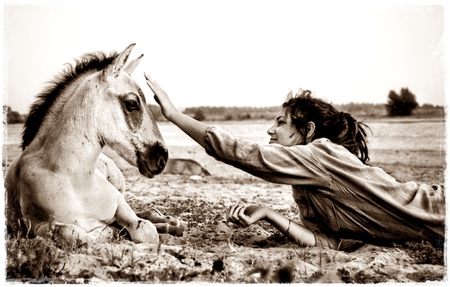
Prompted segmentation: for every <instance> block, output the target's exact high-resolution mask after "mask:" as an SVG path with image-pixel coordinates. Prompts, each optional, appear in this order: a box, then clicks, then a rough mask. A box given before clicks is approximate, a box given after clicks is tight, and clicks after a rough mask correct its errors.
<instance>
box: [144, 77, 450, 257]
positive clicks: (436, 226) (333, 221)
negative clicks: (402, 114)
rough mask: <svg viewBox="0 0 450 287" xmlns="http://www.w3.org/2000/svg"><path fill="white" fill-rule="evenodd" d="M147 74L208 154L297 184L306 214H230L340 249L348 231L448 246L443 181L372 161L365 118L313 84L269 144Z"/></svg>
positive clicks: (255, 209)
mask: <svg viewBox="0 0 450 287" xmlns="http://www.w3.org/2000/svg"><path fill="white" fill-rule="evenodd" d="M146 78H147V84H148V85H149V87H150V88H151V89H152V91H153V92H154V93H155V99H156V101H157V102H158V103H159V104H160V106H161V110H162V113H163V115H164V116H165V117H166V118H167V119H168V120H169V121H171V122H173V123H174V124H175V125H177V126H178V127H180V129H181V130H183V131H184V132H185V133H186V134H188V135H189V136H190V137H191V138H193V139H194V140H195V141H196V142H197V143H199V144H200V145H201V146H202V147H204V148H205V150H206V152H207V153H208V154H209V155H211V156H213V157H214V158H216V159H217V160H220V161H222V162H224V163H227V164H230V165H232V166H234V167H237V168H239V169H242V170H244V171H246V172H248V173H250V174H252V175H254V176H257V177H260V178H262V179H264V180H267V181H269V182H273V183H281V184H289V185H292V191H293V197H294V200H295V202H296V204H297V205H298V207H299V210H300V221H299V222H294V221H292V220H291V219H288V218H286V217H284V216H283V215H281V214H279V213H277V212H275V211H274V210H272V209H270V208H268V207H265V206H257V205H252V206H244V205H234V206H231V207H229V208H228V210H227V218H228V220H229V221H231V222H233V223H235V224H238V225H241V226H244V227H245V226H249V225H251V224H253V223H255V222H257V221H259V220H266V221H268V222H269V223H271V224H272V225H273V226H274V227H276V228H277V229H278V230H280V231H281V232H283V233H284V234H285V235H286V236H288V237H289V238H290V239H291V240H293V241H294V242H296V243H297V244H299V245H301V246H322V247H326V248H332V249H337V248H339V243H340V240H341V239H354V240H362V241H366V242H371V243H374V244H383V243H388V242H393V241H413V240H418V241H420V240H425V241H429V242H431V243H432V244H434V245H438V246H442V244H443V242H444V234H445V198H444V190H443V187H442V186H439V185H426V184H417V183H415V182H408V183H399V182H397V181H396V180H395V179H394V178H392V177H391V176H389V175H388V174H387V173H385V172H384V171H383V170H381V169H379V168H376V167H371V166H369V165H367V164H366V162H367V161H368V160H369V157H368V149H367V144H366V132H365V130H364V128H365V125H363V124H361V123H359V122H357V121H356V120H355V119H354V118H353V117H352V116H351V115H350V114H348V113H342V112H338V111H337V110H336V109H335V108H334V107H332V106H331V105H330V104H328V103H325V102H323V101H322V100H319V99H315V98H312V97H311V95H310V92H309V91H300V92H299V93H298V94H295V95H294V94H293V93H290V94H289V95H288V99H287V101H286V102H285V103H283V105H282V108H281V110H280V112H279V113H278V114H277V116H276V118H275V123H274V125H273V126H272V127H271V128H270V129H269V130H268V134H269V135H270V142H269V144H257V143H253V142H250V141H244V140H239V139H236V138H234V137H233V136H232V135H230V134H228V133H227V132H225V131H223V130H222V129H220V128H218V127H216V126H209V125H206V124H205V123H202V122H199V121H196V120H195V119H193V118H191V117H189V116H187V115H185V114H183V113H181V112H180V111H178V110H177V109H176V108H175V107H174V105H173V104H172V102H171V101H170V99H169V97H168V96H167V94H166V93H165V92H164V91H163V90H162V89H161V87H160V86H159V85H158V83H157V82H155V81H154V80H153V79H152V78H151V77H150V76H148V75H146Z"/></svg>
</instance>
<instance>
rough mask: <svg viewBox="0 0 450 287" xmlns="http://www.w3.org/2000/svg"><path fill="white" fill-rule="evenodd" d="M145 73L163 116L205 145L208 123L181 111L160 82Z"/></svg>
mask: <svg viewBox="0 0 450 287" xmlns="http://www.w3.org/2000/svg"><path fill="white" fill-rule="evenodd" d="M144 75H145V78H146V80H147V85H148V86H149V87H150V89H151V90H152V91H153V93H155V100H156V102H157V103H158V104H159V105H160V106H161V112H162V114H163V116H164V117H165V118H166V119H168V120H169V121H171V122H172V123H174V124H175V125H177V126H178V127H179V128H180V129H181V130H182V131H183V132H185V133H186V134H187V135H188V136H190V137H191V138H192V139H193V140H195V141H196V142H197V143H199V144H200V145H201V146H202V147H205V133H206V129H207V128H208V125H207V124H205V123H202V122H200V121H197V120H196V119H193V118H191V117H190V116H188V115H185V114H183V113H182V112H180V111H179V110H178V109H177V108H175V106H174V105H173V104H172V101H171V100H170V98H169V96H168V95H167V93H166V92H165V91H164V90H163V89H162V88H161V87H160V86H159V84H158V83H157V82H156V81H155V80H153V79H152V78H151V77H150V75H148V74H147V73H145V74H144Z"/></svg>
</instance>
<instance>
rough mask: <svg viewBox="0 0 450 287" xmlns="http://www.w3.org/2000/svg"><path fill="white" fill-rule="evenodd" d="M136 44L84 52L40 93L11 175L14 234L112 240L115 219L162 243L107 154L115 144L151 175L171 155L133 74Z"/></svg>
mask: <svg viewBox="0 0 450 287" xmlns="http://www.w3.org/2000/svg"><path fill="white" fill-rule="evenodd" d="M133 47H134V44H131V45H130V46H128V47H127V48H126V49H125V50H124V51H123V52H122V53H119V54H118V53H114V54H113V55H110V56H107V55H105V54H103V53H93V54H88V55H85V56H84V57H83V58H81V59H80V60H78V61H77V63H76V65H75V66H74V67H72V66H70V67H68V69H67V71H65V72H64V73H62V74H61V75H59V76H58V77H57V78H56V79H55V80H54V81H53V83H51V85H50V86H49V87H48V88H47V90H45V91H44V92H43V93H41V94H40V95H38V99H37V101H36V102H35V103H34V104H33V106H32V107H31V110H30V114H29V117H28V119H27V121H26V124H25V129H24V133H23V143H22V148H23V152H22V154H21V155H20V156H19V158H18V159H16V160H15V161H14V162H13V163H12V164H11V166H10V167H9V169H8V172H7V175H6V179H5V186H6V219H7V226H8V228H9V229H10V230H11V231H12V232H14V233H15V234H16V233H20V232H21V231H22V228H23V227H25V228H26V231H25V233H26V234H28V235H30V236H36V235H37V236H42V237H52V238H53V239H57V240H61V241H65V242H71V241H73V240H76V241H77V242H81V243H93V242H98V241H106V240H110V239H111V238H112V237H113V236H114V235H115V233H116V231H117V229H116V228H115V227H113V226H112V225H113V223H114V225H117V224H118V225H119V226H121V227H123V228H125V229H126V230H127V231H128V233H129V235H130V237H131V239H132V240H133V241H135V242H150V243H157V242H158V240H159V236H158V233H157V229H156V228H155V226H154V224H152V223H151V222H150V221H149V220H146V219H142V218H139V217H138V216H137V215H136V213H135V212H134V211H133V210H132V209H131V207H130V206H129V205H128V203H127V202H126V201H125V199H124V195H123V192H124V190H125V181H124V179H123V175H122V173H121V172H120V170H119V169H118V168H117V166H116V165H115V164H114V162H113V161H112V160H111V159H110V158H108V157H107V156H105V155H104V154H102V153H101V151H102V148H103V147H104V146H105V145H108V146H109V147H111V148H112V149H114V150H115V151H116V152H117V153H118V154H119V155H120V156H122V157H123V158H124V159H126V160H127V161H128V162H129V163H130V164H132V165H135V166H137V167H138V168H139V172H140V173H141V174H142V175H144V176H146V177H149V178H152V177H154V176H155V175H158V174H160V173H161V172H162V171H163V169H164V167H165V165H166V162H167V158H168V151H167V148H166V146H165V144H164V140H163V138H162V136H161V133H160V131H159V129H158V127H157V125H156V122H155V119H154V117H153V115H152V114H151V112H150V110H149V108H148V106H147V104H146V101H145V96H144V94H143V92H142V90H141V89H140V87H139V86H138V84H137V83H136V82H135V81H134V80H133V79H132V78H131V73H132V72H133V70H134V69H135V68H136V66H137V65H138V64H139V62H140V60H141V59H142V55H141V56H140V57H138V58H137V59H135V60H132V61H128V57H129V55H130V53H131V51H132V49H133ZM146 214H147V215H149V216H150V218H153V219H160V221H163V222H168V221H170V220H167V219H165V218H164V217H163V216H162V215H160V214H158V213H156V212H155V211H153V212H150V213H146ZM178 233H179V232H178Z"/></svg>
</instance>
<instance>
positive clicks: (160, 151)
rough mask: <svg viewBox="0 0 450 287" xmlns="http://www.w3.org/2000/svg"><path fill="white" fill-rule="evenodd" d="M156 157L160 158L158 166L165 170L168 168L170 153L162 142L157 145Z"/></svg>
mask: <svg viewBox="0 0 450 287" xmlns="http://www.w3.org/2000/svg"><path fill="white" fill-rule="evenodd" d="M156 156H157V158H158V161H157V163H156V164H157V166H158V167H159V168H160V169H161V170H163V169H164V168H165V167H166V163H167V159H168V157H169V151H168V150H167V148H166V146H165V145H164V144H162V143H160V142H158V144H157V145H156Z"/></svg>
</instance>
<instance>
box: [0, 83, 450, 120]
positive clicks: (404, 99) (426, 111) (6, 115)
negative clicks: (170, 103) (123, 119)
mask: <svg viewBox="0 0 450 287" xmlns="http://www.w3.org/2000/svg"><path fill="white" fill-rule="evenodd" d="M334 106H335V107H336V109H338V110H340V111H344V112H348V113H350V114H352V115H353V116H354V117H355V118H357V119H360V120H362V119H367V118H382V117H406V116H414V117H421V118H430V117H442V118H443V117H444V116H445V111H444V107H442V106H433V105H430V104H423V105H422V106H419V104H418V103H417V101H416V96H415V95H414V94H413V93H412V92H411V91H409V89H408V88H402V89H401V90H400V93H399V94H397V93H396V92H395V91H394V90H391V91H389V94H388V98H387V103H386V104H370V103H353V102H351V103H347V104H340V105H338V104H335V105H334ZM149 108H150V110H151V112H152V113H153V115H154V116H155V119H156V120H157V121H165V118H164V116H163V115H162V113H161V109H160V107H159V106H158V105H149ZM279 109H280V106H270V107H237V106H234V107H224V106H220V107H214V106H198V107H188V108H186V109H185V110H184V111H183V112H184V113H185V114H187V115H190V116H191V117H193V118H195V119H197V120H199V121H204V120H210V121H231V120H259V119H264V120H272V119H273V118H274V117H275V115H276V114H277V113H278V111H279ZM26 119H27V115H26V114H25V115H23V114H20V113H18V112H17V111H13V110H12V109H11V107H9V106H6V105H5V106H3V123H4V124H6V123H8V124H13V123H24V122H25V121H26Z"/></svg>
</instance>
